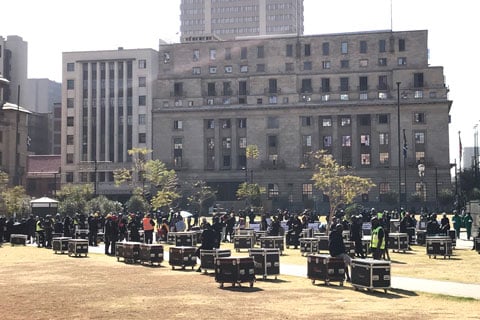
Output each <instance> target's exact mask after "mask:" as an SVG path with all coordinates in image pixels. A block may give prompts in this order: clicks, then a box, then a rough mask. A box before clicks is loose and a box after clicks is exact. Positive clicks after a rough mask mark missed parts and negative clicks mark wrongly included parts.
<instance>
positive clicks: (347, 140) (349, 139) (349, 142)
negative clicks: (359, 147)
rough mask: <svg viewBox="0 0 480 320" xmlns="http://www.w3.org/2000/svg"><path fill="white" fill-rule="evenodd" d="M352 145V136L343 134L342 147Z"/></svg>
mask: <svg viewBox="0 0 480 320" xmlns="http://www.w3.org/2000/svg"><path fill="white" fill-rule="evenodd" d="M351 146H352V137H351V136H342V147H351Z"/></svg>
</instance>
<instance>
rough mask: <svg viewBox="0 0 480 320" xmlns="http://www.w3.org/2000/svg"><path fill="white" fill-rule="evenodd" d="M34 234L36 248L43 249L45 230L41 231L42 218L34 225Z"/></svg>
mask: <svg viewBox="0 0 480 320" xmlns="http://www.w3.org/2000/svg"><path fill="white" fill-rule="evenodd" d="M35 232H36V233H37V247H41V246H42V247H45V229H43V218H38V220H37V223H36V224H35Z"/></svg>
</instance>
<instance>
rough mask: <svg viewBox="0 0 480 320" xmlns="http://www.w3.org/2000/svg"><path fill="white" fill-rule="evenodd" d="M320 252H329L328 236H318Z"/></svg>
mask: <svg viewBox="0 0 480 320" xmlns="http://www.w3.org/2000/svg"><path fill="white" fill-rule="evenodd" d="M317 238H318V251H327V252H328V236H318V237H317Z"/></svg>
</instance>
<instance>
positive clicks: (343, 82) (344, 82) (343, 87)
mask: <svg viewBox="0 0 480 320" xmlns="http://www.w3.org/2000/svg"><path fill="white" fill-rule="evenodd" d="M348 90H349V87H348V78H345V77H343V78H340V91H348Z"/></svg>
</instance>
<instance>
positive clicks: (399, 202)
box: [397, 82, 402, 214]
mask: <svg viewBox="0 0 480 320" xmlns="http://www.w3.org/2000/svg"><path fill="white" fill-rule="evenodd" d="M400 84H401V82H397V145H398V213H399V214H400V211H401V202H402V170H401V169H402V168H401V155H400V154H401V153H402V152H401V149H400V148H401V147H400Z"/></svg>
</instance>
